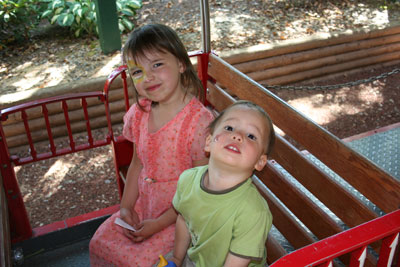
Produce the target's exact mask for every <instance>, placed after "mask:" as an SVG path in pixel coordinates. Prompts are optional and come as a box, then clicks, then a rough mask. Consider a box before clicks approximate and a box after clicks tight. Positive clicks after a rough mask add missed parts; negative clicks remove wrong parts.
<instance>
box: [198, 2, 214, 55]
mask: <svg viewBox="0 0 400 267" xmlns="http://www.w3.org/2000/svg"><path fill="white" fill-rule="evenodd" d="M200 12H201V26H202V31H201V40H202V43H203V47H202V49H203V52H204V53H210V52H211V41H210V39H211V38H210V8H209V5H208V0H200Z"/></svg>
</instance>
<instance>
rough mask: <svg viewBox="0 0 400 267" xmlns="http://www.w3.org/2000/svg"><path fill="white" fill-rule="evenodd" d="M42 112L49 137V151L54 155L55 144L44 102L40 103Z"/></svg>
mask: <svg viewBox="0 0 400 267" xmlns="http://www.w3.org/2000/svg"><path fill="white" fill-rule="evenodd" d="M42 114H43V115H44V120H45V122H46V129H47V136H48V137H49V142H50V151H51V153H52V155H53V156H54V155H55V154H56V146H55V145H54V139H53V134H52V132H51V126H50V120H49V111H48V110H47V107H46V105H45V104H43V105H42Z"/></svg>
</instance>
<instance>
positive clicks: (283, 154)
mask: <svg viewBox="0 0 400 267" xmlns="http://www.w3.org/2000/svg"><path fill="white" fill-rule="evenodd" d="M272 157H273V158H274V159H276V160H277V161H279V164H280V165H281V166H282V167H283V168H284V169H285V170H286V171H288V172H289V173H290V174H291V175H292V176H293V177H295V178H296V179H297V181H299V182H300V183H301V184H302V185H303V186H304V187H305V188H307V189H308V190H309V191H310V192H311V193H312V194H313V195H314V196H315V197H316V198H318V199H319V200H320V201H321V202H322V203H324V204H325V206H327V207H328V208H329V209H330V210H331V211H332V212H333V213H335V215H336V216H338V217H339V218H340V219H341V220H342V221H343V222H344V223H346V224H347V225H348V226H349V227H354V226H357V225H359V224H361V223H364V222H366V221H370V220H373V219H375V218H377V217H378V215H377V214H375V213H374V212H373V211H372V210H370V209H369V208H368V207H366V205H364V204H363V203H362V202H361V201H360V200H358V199H357V198H356V197H354V196H353V195H352V194H351V193H349V192H348V191H347V190H346V189H345V188H344V187H343V186H341V185H340V184H338V183H337V182H335V181H333V180H332V179H331V178H330V177H329V176H328V175H327V174H325V173H324V172H323V171H321V170H320V169H319V168H318V167H316V166H315V164H314V163H313V162H311V161H310V160H309V159H307V158H306V157H305V156H304V154H302V153H301V152H299V151H298V150H297V149H296V148H295V147H294V146H292V145H291V144H290V143H289V142H288V141H286V140H285V139H284V138H282V137H280V136H277V139H276V143H275V150H274V151H273V153H272Z"/></svg>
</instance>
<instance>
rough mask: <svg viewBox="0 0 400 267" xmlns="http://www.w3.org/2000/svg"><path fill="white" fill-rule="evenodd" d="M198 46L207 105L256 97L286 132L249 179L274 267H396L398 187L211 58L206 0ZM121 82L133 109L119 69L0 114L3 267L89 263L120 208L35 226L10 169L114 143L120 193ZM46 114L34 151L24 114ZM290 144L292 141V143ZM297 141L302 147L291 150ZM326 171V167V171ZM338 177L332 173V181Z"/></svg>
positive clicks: (125, 158)
mask: <svg viewBox="0 0 400 267" xmlns="http://www.w3.org/2000/svg"><path fill="white" fill-rule="evenodd" d="M200 5H201V15H202V41H203V46H202V49H201V50H200V51H196V52H192V53H190V56H192V57H194V58H196V59H197V68H198V75H199V77H200V78H201V80H202V83H203V87H204V88H205V94H206V99H205V104H206V105H207V106H208V107H210V108H211V109H213V110H214V112H216V113H218V112H220V111H221V110H223V109H224V108H226V107H227V106H228V105H229V104H231V103H233V102H234V101H237V100H238V99H247V100H251V101H253V102H254V103H256V104H258V105H260V106H261V107H263V108H264V109H265V110H266V111H267V112H268V114H270V116H271V118H272V120H273V122H274V125H275V126H276V127H277V128H279V129H280V132H281V134H279V135H277V139H276V146H275V149H274V151H273V154H272V156H271V159H269V160H268V163H267V166H266V168H264V170H263V171H261V172H256V173H255V175H254V176H253V182H254V184H255V185H256V186H257V187H258V189H259V191H260V193H261V194H262V195H263V197H264V198H265V199H266V200H267V202H268V204H269V207H270V210H271V212H272V214H273V218H274V221H273V225H274V227H273V230H272V231H271V234H270V235H269V237H268V240H267V242H266V244H265V245H266V248H267V252H268V264H269V265H270V266H333V265H335V266H341V265H346V266H400V260H399V245H398V243H399V232H400V210H399V207H400V182H399V181H398V180H397V179H396V178H395V177H393V176H391V175H390V174H389V173H388V172H386V171H384V170H383V169H381V168H380V167H378V166H377V165H376V164H375V163H373V162H372V161H370V160H368V159H367V158H366V157H364V156H363V155H361V154H360V153H358V152H356V151H355V150H353V149H352V148H350V146H348V145H347V144H346V143H345V142H343V141H342V140H340V139H338V138H336V137H335V136H334V135H332V134H331V133H329V132H328V131H326V130H325V129H324V128H322V127H320V126H319V125H317V124H316V123H314V122H313V121H311V120H309V119H308V118H307V117H305V116H304V115H302V114H301V113H300V112H299V111H297V110H296V109H294V108H293V107H291V106H290V105H288V104H287V103H286V102H284V101H283V100H282V99H280V98H279V97H277V96H276V95H274V94H273V93H271V92H270V91H269V90H267V89H266V88H265V87H264V86H262V85H260V84H259V83H257V82H255V81H254V80H252V79H251V78H249V77H248V76H247V75H245V74H243V73H241V72H240V71H238V70H237V69H235V68H234V67H233V66H232V65H230V64H229V63H227V62H226V61H224V60H223V59H221V58H219V57H218V56H217V55H215V54H214V53H213V52H212V50H211V47H210V23H209V11H208V1H206V0H202V1H200ZM116 79H121V81H122V85H123V91H124V94H125V102H124V103H125V104H124V105H125V109H126V110H127V109H128V108H129V105H130V104H129V103H130V102H129V93H128V91H129V81H128V80H127V74H126V67H125V66H121V67H119V68H118V69H116V70H115V71H113V72H112V73H111V74H110V75H109V77H108V79H107V81H106V84H105V85H104V89H103V91H95V92H88V93H75V94H67V95H62V96H56V97H51V98H46V99H42V100H35V101H32V102H28V103H24V104H20V105H16V106H13V107H9V108H5V109H2V110H1V111H0V119H1V122H2V124H1V125H0V149H1V150H0V167H1V168H0V170H1V172H0V173H1V182H2V183H1V184H2V187H1V191H0V196H1V204H2V205H1V213H0V217H1V228H0V229H1V231H0V235H1V243H0V249H1V251H0V252H1V255H0V263H1V266H11V265H20V266H88V265H89V257H88V242H89V240H90V237H91V236H92V235H93V233H94V232H95V230H96V229H97V227H98V226H99V225H100V224H101V223H102V222H103V221H104V220H105V219H106V218H107V217H108V216H110V214H112V213H113V212H115V211H117V210H118V209H119V206H118V205H116V206H111V207H108V208H106V209H103V210H99V211H95V212H91V213H88V214H83V215H81V216H79V217H74V218H69V219H67V220H65V221H63V222H56V223H53V224H51V225H47V226H45V227H41V228H40V229H32V227H31V225H30V222H29V218H28V215H27V212H26V208H25V205H24V201H23V197H22V195H21V192H20V189H19V186H20V185H19V184H18V182H17V179H16V175H15V171H14V168H15V167H16V166H23V165H25V164H28V163H32V162H36V163H38V164H40V162H41V161H43V160H45V159H49V158H54V157H62V156H64V155H67V154H71V153H77V152H79V151H83V150H87V149H94V148H96V147H100V146H112V149H113V156H114V163H115V172H116V177H117V179H116V181H115V183H117V185H118V189H119V193H120V196H121V195H122V192H123V187H124V180H125V175H126V172H127V167H128V166H129V163H130V161H131V157H132V143H130V142H129V141H128V140H126V139H125V138H124V137H123V136H122V135H117V134H116V133H115V132H114V130H113V123H112V120H111V114H110V102H109V100H110V97H109V94H110V88H111V85H112V84H113V83H114V82H115V80H116ZM92 99H95V100H96V101H101V102H102V105H103V106H104V116H103V118H104V120H107V125H108V127H107V129H108V133H107V135H106V137H105V138H104V139H102V140H94V139H93V137H92V126H91V118H90V116H89V113H88V103H90V102H91V101H92ZM70 100H78V101H79V102H80V103H81V104H80V106H79V109H80V110H81V112H82V113H83V114H84V120H83V122H84V131H85V132H86V133H87V138H86V141H85V142H84V143H79V144H77V143H76V140H74V136H73V132H72V129H71V123H70V109H69V106H68V103H69V101H70ZM55 105H56V106H58V107H59V109H60V110H61V114H63V115H62V116H64V120H65V125H66V128H67V137H68V139H69V142H68V144H67V145H66V146H65V147H61V148H60V147H58V146H56V145H55V142H54V139H55V137H54V129H52V127H51V124H50V118H51V116H52V115H51V112H49V109H50V106H55ZM32 109H34V110H40V112H39V115H38V116H40V117H41V119H42V120H43V121H44V122H45V123H44V128H42V135H45V136H46V139H47V140H48V142H49V148H48V150H47V151H37V150H36V148H35V138H34V136H33V135H34V134H33V133H32V129H31V128H32V127H31V122H30V121H29V119H28V116H27V113H28V112H30V111H31V110H32ZM12 116H17V117H19V118H21V121H22V122H23V125H24V130H25V133H26V137H27V139H28V143H29V145H28V146H27V148H28V149H27V151H25V152H24V153H25V154H24V155H23V156H21V155H16V154H12V153H10V149H9V146H8V143H7V139H8V137H7V136H6V135H5V134H4V131H3V124H4V123H5V122H6V121H7V120H8V119H9V118H10V117H12ZM289 139H290V140H291V141H290V142H289V141H288V140H289ZM293 141H295V142H296V143H297V144H299V146H301V147H302V150H300V149H298V148H297V146H295V145H293V144H292V142H293ZM327 170H329V171H327ZM332 173H334V175H332Z"/></svg>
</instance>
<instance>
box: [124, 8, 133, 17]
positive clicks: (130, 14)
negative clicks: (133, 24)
mask: <svg viewBox="0 0 400 267" xmlns="http://www.w3.org/2000/svg"><path fill="white" fill-rule="evenodd" d="M121 12H122V13H123V14H125V15H128V16H130V17H133V16H134V15H135V13H134V12H132V11H131V10H130V9H127V8H124V9H122V10H121Z"/></svg>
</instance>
